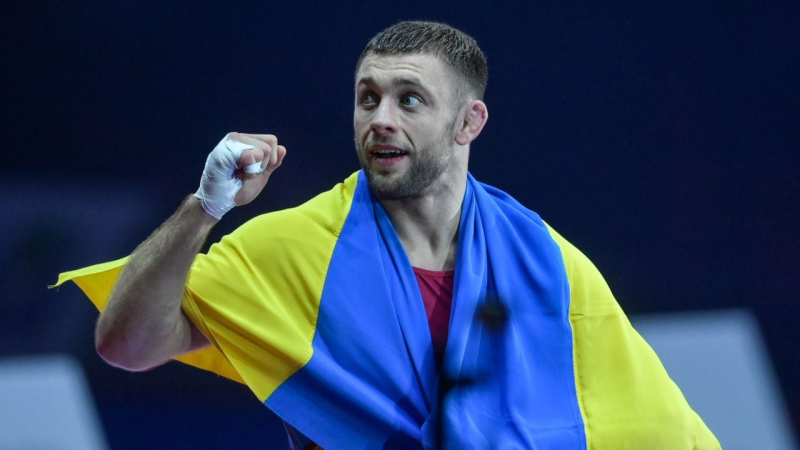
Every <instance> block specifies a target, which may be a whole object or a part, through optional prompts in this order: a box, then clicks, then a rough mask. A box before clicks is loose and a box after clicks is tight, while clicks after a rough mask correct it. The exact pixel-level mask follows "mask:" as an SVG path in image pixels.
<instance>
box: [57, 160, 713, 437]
mask: <svg viewBox="0 0 800 450" xmlns="http://www.w3.org/2000/svg"><path fill="white" fill-rule="evenodd" d="M458 241H459V242H458V251H457V261H456V271H455V285H454V294H453V297H454V298H453V307H452V313H451V318H450V331H449V336H450V337H449V341H448V343H447V347H446V350H445V355H444V367H445V369H446V370H447V371H448V373H449V375H450V376H451V377H455V378H467V379H473V380H475V383H474V384H473V385H471V386H464V387H459V388H456V389H455V390H453V391H452V393H451V394H450V395H449V396H448V401H447V402H446V403H445V405H444V411H443V414H441V415H440V414H439V412H440V411H439V408H440V406H441V405H439V401H438V389H439V388H438V382H439V373H438V369H437V366H436V359H435V357H434V352H433V346H432V343H431V337H430V332H429V330H428V323H427V317H426V313H425V308H424V305H423V302H422V299H421V295H420V291H419V288H418V286H417V284H416V280H415V277H414V273H413V271H412V268H411V264H410V262H409V260H408V258H407V256H406V254H405V252H404V250H403V247H402V245H401V243H400V240H399V239H398V237H397V234H396V233H395V231H394V228H393V227H392V223H391V221H390V220H389V217H388V216H387V214H386V211H385V210H384V209H383V208H382V207H381V205H380V203H379V202H377V201H376V199H375V198H374V197H373V196H372V194H371V192H370V190H369V187H368V184H367V182H366V178H365V176H364V174H363V173H362V172H358V173H356V174H354V175H352V176H351V177H349V178H348V179H347V180H346V181H345V182H344V183H342V184H339V185H337V186H336V187H335V188H334V189H333V190H331V191H329V192H326V193H324V194H321V195H319V196H318V197H316V198H314V199H312V200H311V201H309V202H308V203H306V204H304V205H302V206H299V207H297V208H293V209H288V210H284V211H279V212H274V213H270V214H265V215H262V216H259V217H257V218H255V219H253V220H251V221H249V222H247V223H246V224H245V225H243V226H242V227H240V228H239V229H237V230H236V231H235V232H234V233H232V234H231V235H229V236H226V237H225V238H223V239H222V241H221V242H220V243H218V244H215V245H213V246H212V247H211V249H210V251H209V252H208V255H198V256H197V259H196V260H195V263H194V265H193V266H192V269H191V272H190V276H189V281H188V284H187V287H186V290H185V294H184V299H183V311H184V313H185V314H186V315H187V317H189V319H190V320H191V321H192V322H193V323H194V324H195V325H197V327H198V328H199V329H200V330H201V331H202V332H203V334H204V335H205V336H206V337H208V339H209V340H210V341H211V343H212V344H213V345H212V346H211V347H208V348H205V349H202V350H199V351H196V352H193V353H190V354H186V355H183V356H182V357H180V358H178V359H179V360H180V361H183V362H185V363H188V364H192V365H195V366H197V367H201V368H204V369H207V370H211V371H214V372H216V373H218V374H220V375H223V376H226V377H228V378H231V379H233V380H236V381H240V382H243V383H246V384H247V385H248V386H249V387H250V388H251V389H252V391H253V392H254V393H255V395H256V396H257V397H258V398H259V400H260V401H261V402H263V403H264V404H266V406H268V407H269V408H270V409H272V410H273V411H274V412H275V413H276V414H277V415H278V416H280V417H281V418H283V419H284V420H286V421H287V422H288V423H290V424H291V425H292V426H294V427H296V428H297V429H299V430H300V431H301V432H303V433H304V434H305V435H307V436H308V437H309V438H311V439H313V440H314V441H315V442H317V443H318V444H319V445H320V446H322V447H323V448H325V449H339V448H341V449H379V448H398V449H401V448H402V449H413V448H426V449H430V448H433V446H434V443H435V430H436V428H437V427H438V426H439V424H438V423H436V420H437V418H438V417H440V416H441V417H444V419H443V420H445V424H444V425H445V428H446V429H447V430H448V432H447V436H448V443H449V445H448V448H454V449H455V448H459V449H460V448H481V449H482V448H487V449H488V448H498V449H510V448H526V449H533V448H537V449H543V448H544V449H621V448H627V449H644V448H648V449H665V450H676V449H718V448H719V443H718V442H717V440H716V439H715V438H714V436H713V434H712V433H711V432H710V431H709V430H708V428H707V427H706V426H705V425H704V424H703V422H702V420H701V419H700V417H698V416H697V414H695V413H694V411H692V409H691V408H690V407H689V405H688V404H687V402H686V400H685V399H684V397H683V395H682V394H681V392H680V391H679V389H678V388H677V386H676V385H675V384H674V383H673V382H672V380H671V379H670V378H669V376H668V375H667V373H666V371H665V370H664V368H663V366H662V365H661V363H660V362H659V360H658V357H657V356H656V355H655V353H654V352H653V351H652V350H651V349H650V347H649V346H648V345H647V344H646V343H645V342H644V340H643V339H642V338H641V337H640V336H639V334H637V333H636V331H635V330H634V329H633V328H632V327H631V325H630V323H629V322H628V319H627V318H626V317H625V314H624V313H623V312H622V310H621V309H620V307H619V305H618V304H617V302H616V301H615V300H614V297H613V296H612V294H611V292H610V290H609V289H608V287H607V285H606V283H605V281H604V280H603V278H602V276H601V275H600V274H599V272H598V271H597V269H595V267H594V266H593V265H592V264H591V262H590V261H589V260H588V259H587V258H586V257H585V256H584V255H583V254H581V253H580V252H579V251H578V250H577V249H576V248H575V247H573V246H572V245H570V244H569V243H568V242H567V241H565V240H564V239H563V238H562V237H561V236H559V235H558V234H557V233H556V232H555V231H553V230H552V229H551V228H550V227H549V226H548V225H547V224H545V223H544V222H543V221H542V220H541V219H540V218H539V216H538V215H536V214H535V213H533V212H531V211H530V210H528V209H526V208H524V207H523V206H522V205H520V204H519V203H517V202H516V201H515V200H514V199H513V198H511V197H510V196H508V195H507V194H505V193H503V192H502V191H499V190H497V189H494V188H492V187H489V186H486V185H483V184H481V183H478V182H477V181H475V179H474V178H472V176H469V178H468V185H467V190H466V194H465V198H464V203H463V207H462V215H461V222H460V228H459V236H458ZM125 261H126V260H125V259H123V260H119V261H114V262H111V263H106V264H101V265H98V266H93V267H89V268H85V269H81V270H78V271H74V272H68V273H64V274H62V275H61V276H60V277H59V281H58V284H61V283H64V282H65V281H67V280H72V281H74V282H75V283H76V284H78V286H80V287H81V289H83V291H84V292H85V293H86V294H87V295H88V296H89V298H90V299H91V300H92V301H93V302H94V303H95V305H97V306H98V308H99V309H101V310H102V309H103V306H104V304H105V301H106V298H107V296H108V294H109V293H110V291H111V288H112V287H113V284H114V283H115V281H116V278H117V276H118V275H119V272H120V270H121V268H122V266H123V265H124V263H125ZM487 301H492V302H498V303H499V304H501V305H502V306H503V309H504V310H505V311H507V312H508V318H507V320H506V322H505V325H504V327H503V328H502V329H500V330H499V331H495V330H491V329H488V328H487V327H488V326H489V324H487V323H485V322H484V321H481V320H478V319H477V318H476V316H477V313H478V311H479V310H480V309H481V307H482V306H483V305H485V304H486V302H487Z"/></svg>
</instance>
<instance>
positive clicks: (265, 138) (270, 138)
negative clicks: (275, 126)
mask: <svg viewBox="0 0 800 450" xmlns="http://www.w3.org/2000/svg"><path fill="white" fill-rule="evenodd" d="M239 134H240V135H242V136H247V137H249V138H252V139H256V140H259V141H261V142H265V143H267V144H272V143H273V142H278V137H277V136H275V135H274V134H250V133H239Z"/></svg>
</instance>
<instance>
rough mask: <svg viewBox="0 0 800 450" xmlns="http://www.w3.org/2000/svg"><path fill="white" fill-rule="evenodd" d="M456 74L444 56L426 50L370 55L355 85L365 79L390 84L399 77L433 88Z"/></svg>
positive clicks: (358, 73) (445, 82)
mask: <svg viewBox="0 0 800 450" xmlns="http://www.w3.org/2000/svg"><path fill="white" fill-rule="evenodd" d="M452 76H453V73H452V71H451V69H450V68H449V67H448V66H447V64H446V63H444V62H443V61H442V60H441V59H439V58H438V57H436V56H433V55H430V54H425V53H411V54H404V55H375V54H369V55H367V56H365V57H364V59H363V60H362V61H361V65H360V66H359V68H358V72H357V73H356V86H358V85H359V84H363V83H364V82H365V81H368V82H372V83H376V84H384V83H386V84H389V83H392V82H393V81H396V80H398V79H405V80H412V81H415V82H416V83H418V84H421V85H423V86H426V87H431V88H442V87H444V86H445V85H447V83H448V82H449V81H450V79H451V78H452Z"/></svg>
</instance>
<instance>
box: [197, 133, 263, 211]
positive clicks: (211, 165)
mask: <svg viewBox="0 0 800 450" xmlns="http://www.w3.org/2000/svg"><path fill="white" fill-rule="evenodd" d="M251 148H255V147H253V146H252V145H249V144H244V143H242V142H239V141H236V140H233V139H231V138H230V137H228V135H227V134H226V135H225V137H224V138H222V140H221V141H219V144H217V146H216V147H214V150H212V151H211V153H210V154H209V155H208V159H206V167H205V169H203V177H202V178H201V179H200V187H199V188H198V189H197V192H196V193H195V194H194V196H195V197H197V198H199V199H200V201H201V203H202V204H203V209H205V210H206V212H207V213H208V214H210V215H211V216H213V217H216V218H217V219H221V218H222V216H223V215H224V214H225V213H226V212H228V211H230V210H231V209H233V208H234V207H235V206H236V203H235V202H234V201H233V197H235V196H236V193H237V192H239V189H241V188H242V180H240V179H238V178H236V162H237V161H239V157H241V156H242V152H243V151H245V150H249V149H251ZM255 166H257V167H258V172H260V171H261V163H256V164H250V165H249V166H247V168H246V169H245V172H247V173H257V172H252V170H253V168H254V167H255Z"/></svg>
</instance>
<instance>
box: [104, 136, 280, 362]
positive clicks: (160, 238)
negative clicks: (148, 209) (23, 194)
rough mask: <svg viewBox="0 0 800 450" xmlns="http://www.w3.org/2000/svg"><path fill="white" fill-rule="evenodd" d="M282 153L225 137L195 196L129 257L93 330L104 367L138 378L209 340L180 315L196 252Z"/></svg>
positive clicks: (271, 144)
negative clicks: (132, 372)
mask: <svg viewBox="0 0 800 450" xmlns="http://www.w3.org/2000/svg"><path fill="white" fill-rule="evenodd" d="M285 155H286V148H284V147H283V146H282V145H278V140H277V138H276V137H275V136H273V135H255V134H243V133H230V134H228V135H227V136H226V137H225V138H223V139H222V141H221V142H220V143H219V144H218V145H217V147H216V148H215V149H214V151H212V152H211V154H210V155H209V157H208V160H207V161H206V167H205V170H204V171H203V177H202V180H201V182H200V188H199V189H198V191H197V193H195V194H194V195H191V196H189V197H187V198H186V200H184V202H183V203H182V204H181V206H180V207H179V208H178V210H177V211H176V212H175V214H173V215H172V217H170V218H169V219H168V220H167V221H166V222H164V224H163V225H162V226H161V227H159V228H158V229H157V230H156V231H155V232H153V234H152V235H151V236H150V237H149V238H148V239H147V240H146V241H144V242H143V243H142V244H141V245H140V246H139V247H138V248H137V249H136V250H135V251H134V252H133V255H131V259H130V261H129V262H128V263H127V264H126V266H125V268H124V270H123V271H122V273H121V274H120V277H119V279H118V281H117V284H116V286H115V287H114V290H113V292H112V293H111V296H110V298H109V300H108V304H107V306H106V309H105V311H104V312H103V313H102V314H101V315H100V319H99V320H98V321H97V327H96V329H95V345H96V347H97V352H98V353H99V354H100V356H102V357H103V359H105V360H106V361H107V362H108V363H109V364H111V365H113V366H117V367H120V368H123V369H126V370H132V371H140V370H147V369H150V368H152V367H155V366H158V365H160V364H163V363H164V362H166V361H168V360H170V359H171V358H174V357H175V356H178V355H181V354H183V353H186V352H188V351H191V350H195V349H198V348H201V347H203V346H205V345H208V340H207V339H206V338H205V337H204V336H203V335H202V333H200V331H199V330H198V329H197V327H196V326H194V324H192V323H191V321H189V320H188V319H187V318H186V316H185V315H184V314H183V313H182V311H181V300H182V297H183V292H184V287H185V285H186V280H187V277H188V274H189V269H190V268H191V265H192V262H193V261H194V258H195V256H196V255H197V252H198V251H199V250H200V248H201V247H202V245H203V242H204V241H205V239H206V237H207V236H208V233H209V231H210V230H211V228H213V226H214V225H215V224H216V223H217V221H218V220H219V219H220V218H221V217H222V215H223V214H225V213H226V212H227V211H229V210H230V209H232V208H233V207H235V206H237V205H244V204H246V203H249V202H251V201H252V200H253V199H255V198H256V197H257V196H258V194H259V193H260V192H261V190H262V189H263V188H264V186H265V185H266V184H267V181H268V180H269V177H270V175H271V174H272V172H274V171H275V169H277V168H278V167H279V166H280V165H281V163H282V162H283V158H284V156H285Z"/></svg>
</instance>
